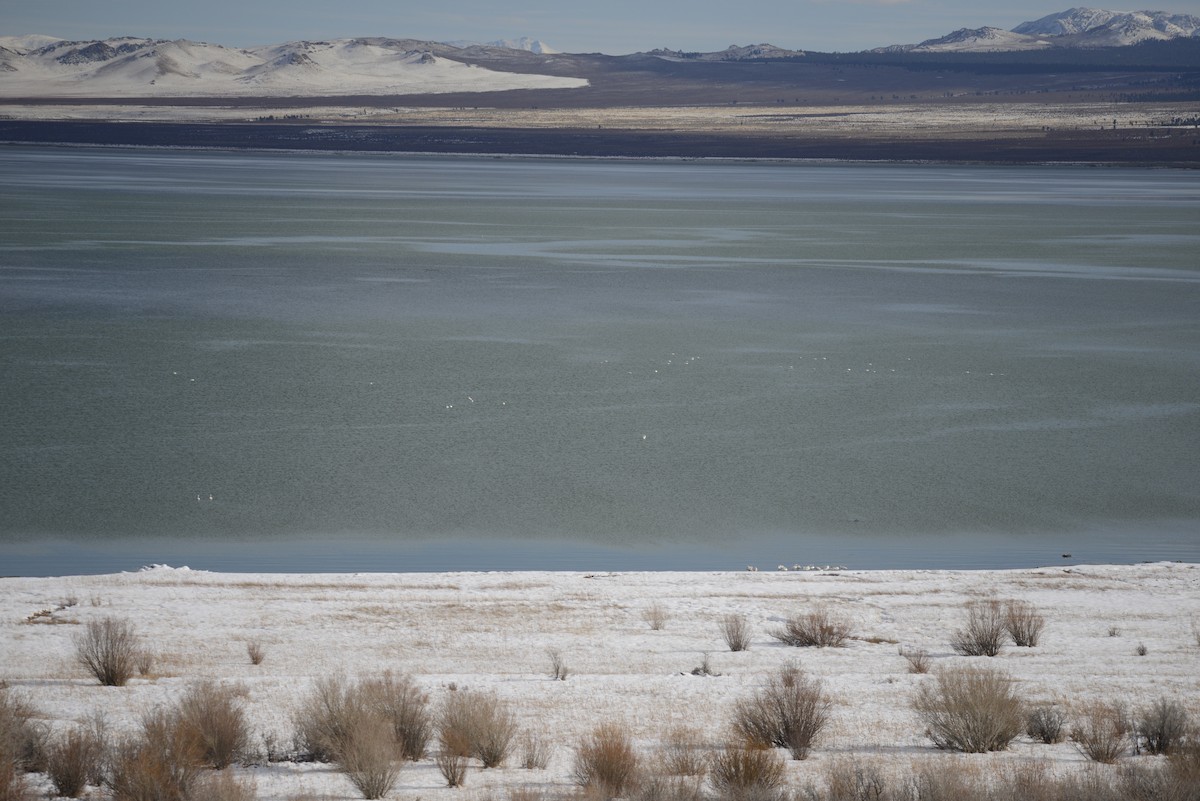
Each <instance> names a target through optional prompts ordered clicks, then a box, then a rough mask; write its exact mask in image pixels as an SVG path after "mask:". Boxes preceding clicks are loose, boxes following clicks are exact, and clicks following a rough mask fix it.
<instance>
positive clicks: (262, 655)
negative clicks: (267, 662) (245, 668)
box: [246, 640, 267, 665]
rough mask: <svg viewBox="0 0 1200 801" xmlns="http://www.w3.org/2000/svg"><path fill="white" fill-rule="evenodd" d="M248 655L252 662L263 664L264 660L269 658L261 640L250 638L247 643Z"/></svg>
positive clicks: (253, 663)
mask: <svg viewBox="0 0 1200 801" xmlns="http://www.w3.org/2000/svg"><path fill="white" fill-rule="evenodd" d="M246 656H248V657H250V664H252V665H261V664H262V663H263V660H264V659H266V658H267V652H266V650H265V649H264V648H263V644H262V643H261V642H259V641H258V640H250V641H249V642H247V643H246Z"/></svg>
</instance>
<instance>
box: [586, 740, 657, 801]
mask: <svg viewBox="0 0 1200 801" xmlns="http://www.w3.org/2000/svg"><path fill="white" fill-rule="evenodd" d="M640 769H641V760H640V758H639V757H638V753H637V751H635V750H634V747H633V742H632V741H631V740H630V739H629V735H628V734H626V732H625V730H624V729H623V728H622V727H620V726H617V725H615V724H612V723H602V724H601V725H599V726H597V727H596V728H595V729H593V730H592V731H591V732H590V733H589V734H587V735H586V736H584V738H583V739H582V740H581V741H580V742H579V745H578V747H577V748H576V749H575V781H576V782H578V783H579V784H580V785H581V786H583V787H587V788H591V789H595V790H599V791H601V792H603V794H604V796H605V797H607V798H621V797H624V796H625V794H626V792H627V791H628V790H629V789H630V788H632V787H633V786H634V784H636V782H637V779H638V774H639V771H640Z"/></svg>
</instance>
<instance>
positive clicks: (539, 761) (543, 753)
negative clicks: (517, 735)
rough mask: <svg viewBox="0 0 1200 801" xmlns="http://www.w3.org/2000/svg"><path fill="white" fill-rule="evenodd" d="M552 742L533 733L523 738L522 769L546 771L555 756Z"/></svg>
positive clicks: (526, 734)
mask: <svg viewBox="0 0 1200 801" xmlns="http://www.w3.org/2000/svg"><path fill="white" fill-rule="evenodd" d="M553 751H554V749H553V746H552V745H551V744H550V742H549V741H548V740H547V739H546V738H544V737H542V736H540V735H537V734H534V733H533V732H525V734H523V735H522V736H521V767H523V768H525V770H545V769H546V766H547V765H549V764H550V757H551V755H552V754H553Z"/></svg>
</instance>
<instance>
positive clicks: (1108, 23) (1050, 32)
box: [1013, 8, 1200, 47]
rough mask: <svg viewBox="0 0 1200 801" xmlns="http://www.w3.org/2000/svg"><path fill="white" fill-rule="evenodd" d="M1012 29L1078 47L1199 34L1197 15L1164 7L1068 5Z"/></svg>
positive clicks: (1199, 23)
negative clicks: (1124, 8)
mask: <svg viewBox="0 0 1200 801" xmlns="http://www.w3.org/2000/svg"><path fill="white" fill-rule="evenodd" d="M1013 32H1014V33H1020V34H1031V35H1034V36H1061V37H1068V38H1070V39H1071V40H1072V44H1074V45H1075V46H1079V47H1119V46H1122V45H1131V44H1137V43H1138V42H1144V41H1147V40H1150V39H1157V40H1165V39H1180V38H1184V37H1195V36H1200V17H1195V16H1192V15H1190V14H1169V13H1167V12H1165V11H1129V12H1124V11H1104V10H1102V9H1095V8H1070V9H1067V10H1066V11H1062V12H1060V13H1058V14H1050V15H1049V16H1046V17H1042V18H1041V19H1037V20H1033V21H1032V22H1023V23H1021V24H1020V25H1018V26H1017V27H1015V28H1013Z"/></svg>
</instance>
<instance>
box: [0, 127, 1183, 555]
mask: <svg viewBox="0 0 1200 801" xmlns="http://www.w3.org/2000/svg"><path fill="white" fill-rule="evenodd" d="M1198 223H1200V175H1197V174H1196V173H1194V172H1185V171H1167V170H1153V171H1152V170H1132V169H1131V170H1124V169H1122V170H1097V169H1091V168H982V167H979V168H976V167H933V166H867V165H820V166H797V165H779V164H734V163H720V164H705V163H697V162H690V163H668V162H603V161H568V160H518V159H505V160H500V159H474V158H414V157H394V156H350V155H346V156H340V155H312V154H270V155H261V154H242V153H235V154H228V153H192V152H167V151H123V150H83V149H78V150H69V149H27V148H11V147H10V148H3V149H0V313H2V315H3V316H2V321H0V343H2V345H0V367H2V370H3V401H4V409H5V411H4V418H5V419H4V425H3V427H2V428H0V573H70V572H81V571H89V570H113V569H132V568H136V567H137V566H139V565H141V564H144V563H148V562H163V561H166V562H171V563H173V564H191V566H193V567H217V568H223V569H239V568H241V569H255V570H375V569H382V570H427V569H438V570H444V569H492V568H496V569H500V568H503V569H518V568H529V569H539V568H570V569H664V568H672V567H681V568H697V569H707V568H722V567H740V566H742V565H744V564H747V563H755V564H759V565H761V566H763V567H774V565H775V564H776V563H785V564H791V563H793V562H799V563H810V562H815V563H845V564H848V565H850V566H853V567H889V566H906V567H907V566H930V567H945V566H954V567H1006V566H1014V567H1015V566H1021V565H1027V564H1040V563H1050V562H1057V561H1062V558H1063V557H1062V554H1063V553H1068V552H1069V553H1071V554H1072V556H1071V559H1072V560H1075V561H1080V560H1086V561H1137V560H1141V559H1185V560H1188V561H1200V525H1198V524H1200V498H1198V494H1200V492H1198V489H1197V488H1198V487H1200V469H1198V467H1200V456H1198V454H1200V447H1198V446H1200V378H1198V376H1200V370H1198V368H1200V260H1197V258H1196V254H1197V252H1200V225H1198Z"/></svg>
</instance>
